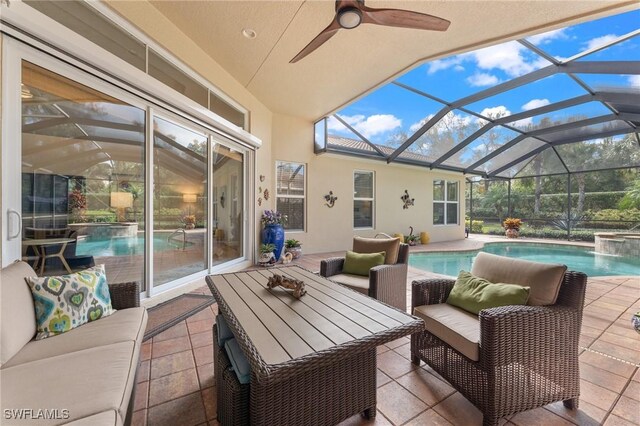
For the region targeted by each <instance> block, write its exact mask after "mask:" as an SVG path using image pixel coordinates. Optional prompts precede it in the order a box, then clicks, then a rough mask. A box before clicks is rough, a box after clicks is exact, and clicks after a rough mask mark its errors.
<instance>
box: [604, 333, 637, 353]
mask: <svg viewBox="0 0 640 426" xmlns="http://www.w3.org/2000/svg"><path fill="white" fill-rule="evenodd" d="M598 340H602V341H604V342H608V343H612V344H614V345H618V346H622V347H623V348H627V349H633V350H636V351H640V334H638V333H636V335H635V336H634V337H633V338H631V337H626V336H620V335H618V334H614V333H611V332H607V331H605V332H604V333H602V336H600V338H599V339H598Z"/></svg>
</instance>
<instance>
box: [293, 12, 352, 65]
mask: <svg viewBox="0 0 640 426" xmlns="http://www.w3.org/2000/svg"><path fill="white" fill-rule="evenodd" d="M340 28H341V27H340V24H338V21H336V20H335V19H334V20H333V21H331V23H330V24H329V26H328V27H327V28H325V29H324V30H322V31H321V32H320V34H318V35H317V36H316V38H314V39H313V40H311V42H310V43H309V44H307V45H306V46H305V47H304V49H302V50H301V51H300V53H298V54H297V55H296V56H294V57H293V59H292V60H290V61H289V63H290V64H294V63H296V62H298V61H299V60H300V59H302V58H304V57H305V56H307V55H308V54H309V53H311V52H313V51H314V50H316V49H317V48H318V47H320V46H322V45H323V44H324V43H325V42H326V41H327V40H329V39H330V38H331V37H333V36H334V35H335V34H336V33H337V32H338V30H339V29H340Z"/></svg>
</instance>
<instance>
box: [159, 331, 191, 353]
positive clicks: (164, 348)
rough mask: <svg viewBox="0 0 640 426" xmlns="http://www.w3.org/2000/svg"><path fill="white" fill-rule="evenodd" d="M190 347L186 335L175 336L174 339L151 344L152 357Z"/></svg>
mask: <svg viewBox="0 0 640 426" xmlns="http://www.w3.org/2000/svg"><path fill="white" fill-rule="evenodd" d="M189 349H191V342H190V341H189V337H188V336H182V337H176V338H175V339H168V340H163V341H161V342H156V343H154V344H153V358H160V357H162V356H166V355H170V354H174V353H176V352H182V351H186V350H189Z"/></svg>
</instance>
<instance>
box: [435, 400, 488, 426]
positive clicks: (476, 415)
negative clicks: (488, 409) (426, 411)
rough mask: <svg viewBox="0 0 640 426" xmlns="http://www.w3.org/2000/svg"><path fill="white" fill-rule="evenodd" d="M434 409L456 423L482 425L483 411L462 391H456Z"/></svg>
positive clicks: (469, 425)
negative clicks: (463, 394)
mask: <svg viewBox="0 0 640 426" xmlns="http://www.w3.org/2000/svg"><path fill="white" fill-rule="evenodd" d="M433 409H434V410H435V411H436V412H437V413H438V414H440V415H441V416H442V417H444V418H445V419H447V420H448V421H450V422H451V423H453V424H454V425H468V426H471V425H482V413H481V412H480V410H478V409H477V408H476V407H475V406H474V405H473V404H472V403H470V402H469V401H468V400H467V399H466V398H465V397H464V396H462V394H461V393H460V392H456V393H454V394H453V395H451V396H450V397H449V398H447V399H445V400H444V401H442V402H441V403H439V404H438V405H436V406H434V407H433Z"/></svg>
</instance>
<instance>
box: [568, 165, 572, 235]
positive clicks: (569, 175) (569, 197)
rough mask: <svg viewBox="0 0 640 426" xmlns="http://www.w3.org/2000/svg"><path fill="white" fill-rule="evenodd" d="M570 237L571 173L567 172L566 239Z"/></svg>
mask: <svg viewBox="0 0 640 426" xmlns="http://www.w3.org/2000/svg"><path fill="white" fill-rule="evenodd" d="M570 239H571V173H567V240H570Z"/></svg>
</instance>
